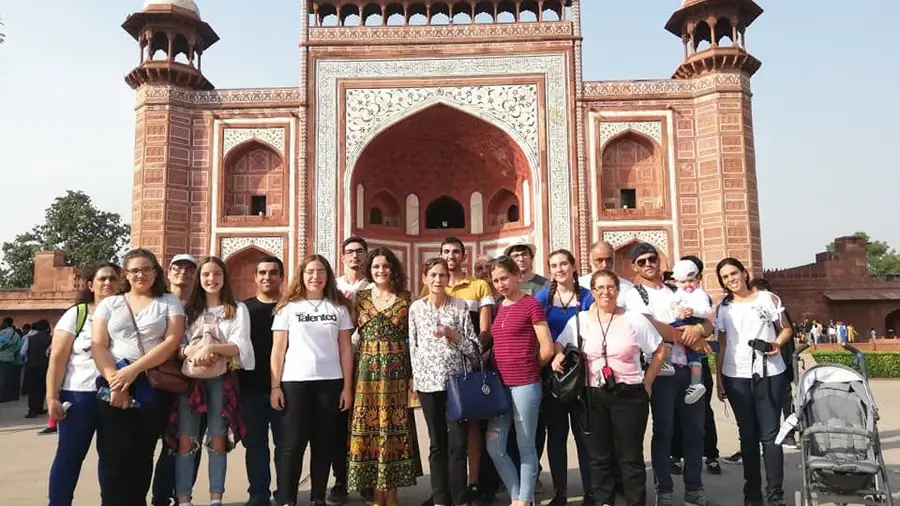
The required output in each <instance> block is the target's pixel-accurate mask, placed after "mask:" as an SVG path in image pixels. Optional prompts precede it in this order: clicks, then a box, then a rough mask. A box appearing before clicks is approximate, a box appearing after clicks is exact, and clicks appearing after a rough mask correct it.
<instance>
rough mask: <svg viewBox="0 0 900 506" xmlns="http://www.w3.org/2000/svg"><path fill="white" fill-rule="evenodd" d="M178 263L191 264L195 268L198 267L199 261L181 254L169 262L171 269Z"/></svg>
mask: <svg viewBox="0 0 900 506" xmlns="http://www.w3.org/2000/svg"><path fill="white" fill-rule="evenodd" d="M178 262H190V263H192V264H194V267H197V259H196V258H194V257H192V256H191V255H188V254H187V253H181V254H179V255H175V256H174V257H172V261H171V262H169V267H172V266H173V265H175V264H177V263H178Z"/></svg>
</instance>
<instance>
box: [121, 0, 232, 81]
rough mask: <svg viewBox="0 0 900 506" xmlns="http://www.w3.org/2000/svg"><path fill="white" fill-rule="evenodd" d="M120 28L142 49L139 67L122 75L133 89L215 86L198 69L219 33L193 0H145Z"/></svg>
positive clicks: (217, 38)
mask: <svg viewBox="0 0 900 506" xmlns="http://www.w3.org/2000/svg"><path fill="white" fill-rule="evenodd" d="M122 28H124V29H125V31H127V32H128V33H129V34H130V35H131V36H132V37H134V39H135V40H136V41H138V44H139V45H140V49H141V58H140V60H139V64H138V66H137V67H135V69H134V70H132V71H131V72H130V73H129V74H128V75H127V76H125V82H127V83H128V85H129V86H131V87H132V88H134V89H138V88H140V87H141V86H143V85H145V84H152V85H170V86H177V87H180V88H188V89H192V90H211V89H213V88H214V86H213V85H212V83H210V82H209V81H208V80H207V79H206V78H205V77H204V76H203V73H202V72H201V60H202V56H203V53H204V52H205V51H206V49H207V48H208V47H209V46H211V45H213V44H215V43H216V42H217V41H218V40H219V36H218V35H216V32H215V31H213V29H212V27H210V26H209V24H207V23H205V22H203V20H201V19H200V10H199V9H198V8H197V4H195V3H194V1H193V0H146V1H145V2H144V8H143V9H142V10H141V12H138V13H136V14H132V15H131V16H128V19H126V20H125V23H124V24H122Z"/></svg>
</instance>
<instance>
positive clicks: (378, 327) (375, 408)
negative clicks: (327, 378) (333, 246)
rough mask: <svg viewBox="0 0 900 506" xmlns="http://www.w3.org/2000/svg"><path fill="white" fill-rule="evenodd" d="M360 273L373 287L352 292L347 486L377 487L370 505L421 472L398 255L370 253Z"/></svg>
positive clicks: (393, 496)
mask: <svg viewBox="0 0 900 506" xmlns="http://www.w3.org/2000/svg"><path fill="white" fill-rule="evenodd" d="M363 273H364V274H365V276H366V277H367V278H369V279H370V280H371V281H372V282H373V283H374V284H375V286H374V287H373V288H371V289H366V290H360V291H359V292H357V294H356V300H355V302H354V308H355V311H354V312H355V313H356V322H357V328H358V332H359V357H358V367H357V373H356V395H355V399H354V401H353V415H352V416H351V422H350V465H349V467H348V479H347V484H348V486H349V489H350V490H353V491H362V490H365V489H367V488H373V489H374V490H375V494H374V495H375V497H374V504H376V505H387V506H396V505H397V504H398V502H397V488H399V487H409V486H412V485H414V484H415V481H416V478H417V477H419V476H421V475H422V469H421V464H420V463H419V461H418V459H417V458H416V457H415V450H414V448H415V446H414V445H416V441H415V437H414V436H413V433H412V429H411V422H412V421H413V420H412V419H411V417H410V416H409V413H408V406H409V379H410V376H411V371H410V366H409V350H408V343H407V327H408V325H407V313H408V311H409V292H407V288H406V276H405V275H404V273H403V266H402V265H400V261H399V260H398V259H397V256H396V255H394V253H393V252H392V251H391V250H389V249H387V248H377V249H374V250H372V251H371V252H369V255H368V257H366V262H365V264H363Z"/></svg>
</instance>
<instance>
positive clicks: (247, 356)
mask: <svg viewBox="0 0 900 506" xmlns="http://www.w3.org/2000/svg"><path fill="white" fill-rule="evenodd" d="M204 313H209V314H211V315H213V316H215V317H216V318H219V337H220V338H221V339H223V340H224V341H225V342H226V343H231V344H233V345H235V346H237V347H238V360H239V361H240V362H239V364H238V365H240V367H241V369H244V370H245V371H252V370H253V369H255V368H256V355H255V354H254V353H253V342H252V341H251V340H250V311H249V310H248V309H247V305H246V304H244V303H243V302H238V303H237V308H236V310H235V312H234V318H232V319H230V320H225V319H224V318H222V316H223V315H224V314H225V306H224V305H222V306H214V307H210V308H207V309H206V311H205V312H204ZM202 325H203V315H200V316H199V317H198V318H197V319H196V320H195V321H194V322H193V323H192V324H191V326H190V328H188V330H187V336H188V337H190V336H193V335H194V334H195V333H196V332H197V331H198V329H199V328H200V327H201V326H202ZM265 358H266V359H268V357H265Z"/></svg>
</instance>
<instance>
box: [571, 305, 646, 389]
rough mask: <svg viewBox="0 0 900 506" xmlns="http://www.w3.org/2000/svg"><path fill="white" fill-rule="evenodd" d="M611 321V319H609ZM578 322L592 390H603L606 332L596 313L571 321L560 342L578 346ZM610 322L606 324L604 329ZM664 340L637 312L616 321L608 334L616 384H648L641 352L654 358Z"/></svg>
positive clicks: (611, 365) (585, 313) (609, 353)
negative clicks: (652, 355)
mask: <svg viewBox="0 0 900 506" xmlns="http://www.w3.org/2000/svg"><path fill="white" fill-rule="evenodd" d="M607 318H608V317H607ZM576 321H577V322H578V323H580V326H581V339H582V341H583V342H584V354H585V357H586V359H587V363H588V370H589V375H588V378H587V381H588V386H592V387H597V386H600V384H601V381H602V377H603V376H602V374H601V370H602V369H603V366H604V364H605V361H604V359H603V331H602V330H601V324H600V322H598V321H597V313H596V310H595V311H582V312H581V313H579V314H578V318H577V319H576V318H570V319H569V323H568V324H566V328H565V330H563V333H562V335H560V336H559V339H558V340H557V341H556V342H558V343H559V344H561V345H563V346H566V345H567V344H571V345H576V343H577V342H578V341H577V340H576V339H577V338H576V325H577V324H576ZM607 321H608V320H607V319H606V318H604V320H603V324H602V325H603V327H602V328H603V329H605V328H606V325H607ZM661 343H662V336H660V335H659V333H658V332H657V331H656V328H655V327H654V326H653V324H651V323H650V321H649V320H647V318H646V317H645V316H644V315H643V314H641V313H638V312H635V311H625V313H624V314H621V315H619V316H617V317H615V318H613V321H612V323H611V324H610V325H609V330H608V331H607V333H606V359H607V360H608V361H609V367H610V368H611V369H612V370H613V374H614V375H615V378H616V383H622V384H627V385H639V384H641V383H642V382H643V381H644V371H643V370H642V369H641V352H644V353H646V354H651V353H654V352H655V351H656V349H657V348H659V345H660V344H661Z"/></svg>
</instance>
